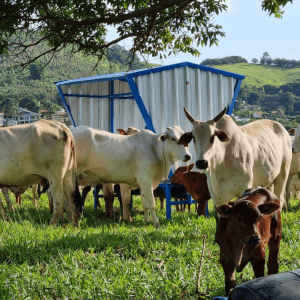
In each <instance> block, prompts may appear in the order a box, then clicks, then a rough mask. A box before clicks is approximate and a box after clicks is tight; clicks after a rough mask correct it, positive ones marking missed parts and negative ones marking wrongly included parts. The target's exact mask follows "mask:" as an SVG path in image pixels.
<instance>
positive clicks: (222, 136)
mask: <svg viewBox="0 0 300 300" xmlns="http://www.w3.org/2000/svg"><path fill="white" fill-rule="evenodd" d="M215 135H216V136H217V137H218V139H219V140H220V141H221V142H228V141H229V137H228V135H227V133H226V132H224V131H222V130H216V132H215Z"/></svg>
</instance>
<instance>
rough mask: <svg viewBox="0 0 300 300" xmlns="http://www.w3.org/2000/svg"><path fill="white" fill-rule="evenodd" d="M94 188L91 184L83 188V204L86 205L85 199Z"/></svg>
mask: <svg viewBox="0 0 300 300" xmlns="http://www.w3.org/2000/svg"><path fill="white" fill-rule="evenodd" d="M91 189H92V187H91V186H90V185H88V186H85V187H84V188H83V190H82V193H81V195H82V196H81V200H82V206H84V203H85V199H86V197H87V195H88V193H89V191H90V190H91Z"/></svg>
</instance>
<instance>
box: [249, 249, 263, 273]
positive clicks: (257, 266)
mask: <svg viewBox="0 0 300 300" xmlns="http://www.w3.org/2000/svg"><path fill="white" fill-rule="evenodd" d="M261 252H263V251H261ZM251 264H252V268H253V271H254V275H255V278H259V277H263V276H265V253H261V255H258V257H256V258H255V260H252V261H251Z"/></svg>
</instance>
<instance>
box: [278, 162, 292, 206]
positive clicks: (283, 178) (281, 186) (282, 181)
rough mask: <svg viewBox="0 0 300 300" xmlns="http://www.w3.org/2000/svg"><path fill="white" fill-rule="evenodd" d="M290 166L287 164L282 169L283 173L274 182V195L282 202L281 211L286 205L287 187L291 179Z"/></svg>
mask: <svg viewBox="0 0 300 300" xmlns="http://www.w3.org/2000/svg"><path fill="white" fill-rule="evenodd" d="M289 170H290V165H289V164H285V165H283V166H282V167H281V172H280V173H279V175H278V176H277V177H276V178H275V180H274V194H275V195H276V196H277V197H278V199H279V201H280V209H282V207H283V206H284V205H285V204H286V203H285V186H286V183H287V180H288V177H289Z"/></svg>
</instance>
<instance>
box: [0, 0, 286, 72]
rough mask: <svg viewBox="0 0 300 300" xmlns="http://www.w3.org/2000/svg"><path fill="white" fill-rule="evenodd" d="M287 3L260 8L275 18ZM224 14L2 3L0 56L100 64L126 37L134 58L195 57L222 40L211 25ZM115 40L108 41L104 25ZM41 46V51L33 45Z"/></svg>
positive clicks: (98, 1)
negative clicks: (65, 52) (91, 59)
mask: <svg viewBox="0 0 300 300" xmlns="http://www.w3.org/2000/svg"><path fill="white" fill-rule="evenodd" d="M288 2H292V0H264V1H262V9H263V10H265V11H267V12H269V14H274V15H275V16H276V17H281V15H282V13H283V12H282V11H281V8H282V7H283V6H284V5H285V4H286V3H288ZM226 9H227V5H226V0H206V1H198V0H161V1H160V0H120V1H115V0H95V1H80V0H67V1H61V0H53V1H49V2H47V1H44V0H16V1H9V0H4V1H2V2H1V5H0V20H1V24H0V25H1V26H0V55H1V54H9V55H11V56H15V57H17V56H18V55H19V54H21V53H25V54H26V55H27V57H28V59H27V61H26V62H23V63H21V65H22V66H23V67H25V66H27V65H29V64H30V63H32V62H33V61H35V60H36V59H39V58H40V57H42V56H45V55H46V54H50V56H48V58H47V59H48V60H51V55H54V54H55V53H57V52H59V51H61V50H62V49H63V48H65V47H66V46H71V50H70V51H71V54H74V53H77V52H82V53H83V54H86V55H94V56H96V57H97V58H98V60H101V59H102V58H103V57H104V56H107V49H108V48H109V47H110V46H111V45H114V44H117V43H118V42H120V41H122V40H125V39H126V38H132V39H133V43H132V47H131V49H130V50H131V54H132V59H134V58H135V55H136V53H143V54H149V55H152V56H157V55H160V56H166V54H163V53H167V55H171V54H177V53H178V52H189V53H191V54H193V55H196V56H197V55H199V54H200V53H199V51H198V50H197V47H198V46H200V45H201V46H207V45H209V46H211V45H214V44H217V43H218V38H219V37H222V36H224V35H225V33H224V32H223V31H221V30H222V27H221V26H220V25H218V24H215V23H214V22H213V19H214V17H215V15H218V14H219V13H220V12H222V11H225V10H226ZM109 25H110V26H114V27H115V28H116V30H117V33H118V35H119V37H117V38H115V39H113V40H110V41H109V37H108V36H107V26H109ZM40 44H46V45H47V46H48V48H47V50H45V51H44V52H35V51H33V49H34V46H36V45H40Z"/></svg>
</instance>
